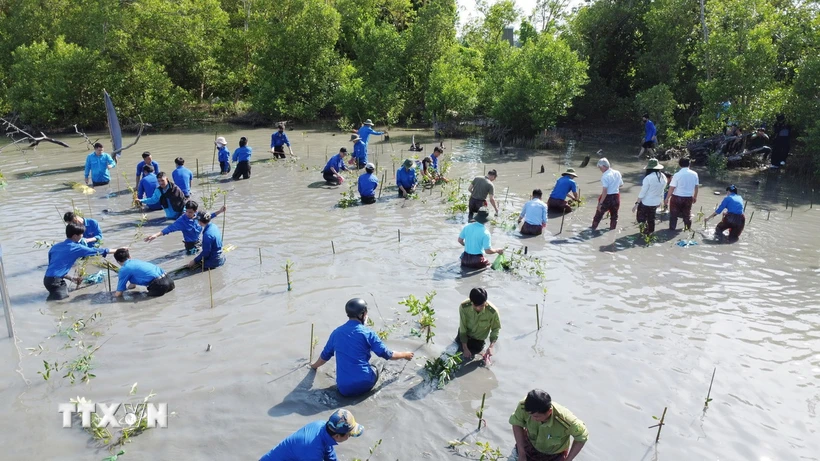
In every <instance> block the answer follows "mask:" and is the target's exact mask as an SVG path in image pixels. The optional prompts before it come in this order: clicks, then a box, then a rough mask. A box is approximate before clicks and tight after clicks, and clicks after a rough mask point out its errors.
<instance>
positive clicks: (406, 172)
mask: <svg viewBox="0 0 820 461" xmlns="http://www.w3.org/2000/svg"><path fill="white" fill-rule="evenodd" d="M415 185H416V170H415V168H410V169H406V168H404V167H401V168H399V169H398V170H397V171H396V186H401V187H404V189H405V190H409V189H411V188H412V187H413V186H415Z"/></svg>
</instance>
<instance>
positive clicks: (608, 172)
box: [592, 157, 624, 230]
mask: <svg viewBox="0 0 820 461" xmlns="http://www.w3.org/2000/svg"><path fill="white" fill-rule="evenodd" d="M598 169H599V170H601V173H603V174H602V175H601V185H602V186H603V189H601V195H599V196H598V207H597V209H596V211H595V216H594V217H593V218H592V230H595V229H597V228H598V224H600V222H601V219H602V218H603V217H604V213H606V212H607V211H608V212H609V228H610V229H611V230H614V229H615V228H616V227H617V226H618V210H619V209H620V208H621V186H623V185H624V180H623V178H622V177H621V172H620V171H618V170H613V169H612V167H611V166H610V164H609V160H607V159H606V157H603V158H601V159H600V160H598Z"/></svg>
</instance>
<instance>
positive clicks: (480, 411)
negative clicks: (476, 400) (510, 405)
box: [477, 392, 487, 431]
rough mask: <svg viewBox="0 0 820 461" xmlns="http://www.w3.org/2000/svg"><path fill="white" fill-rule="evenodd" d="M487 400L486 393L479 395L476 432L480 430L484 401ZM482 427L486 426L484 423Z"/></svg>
mask: <svg viewBox="0 0 820 461" xmlns="http://www.w3.org/2000/svg"><path fill="white" fill-rule="evenodd" d="M486 398H487V393H486V392H485V393H483V394H482V395H481V408H479V409H478V413H477V416H478V430H479V431H480V430H481V422H482V421H484V400H485V399H486ZM484 425H485V426H486V425H487V423H486V422H485V423H484Z"/></svg>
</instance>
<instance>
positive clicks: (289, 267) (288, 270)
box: [259, 249, 293, 291]
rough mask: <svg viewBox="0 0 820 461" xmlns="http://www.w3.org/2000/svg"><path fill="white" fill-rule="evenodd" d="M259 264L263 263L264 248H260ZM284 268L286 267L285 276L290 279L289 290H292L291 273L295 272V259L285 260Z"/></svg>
mask: <svg viewBox="0 0 820 461" xmlns="http://www.w3.org/2000/svg"><path fill="white" fill-rule="evenodd" d="M259 264H262V250H261V249H260V250H259ZM282 269H285V276H286V277H287V279H288V291H292V290H293V287H292V285H291V283H290V274H291V272H293V261H291V260H290V259H288V260H287V261H285V264H284V265H283V266H282Z"/></svg>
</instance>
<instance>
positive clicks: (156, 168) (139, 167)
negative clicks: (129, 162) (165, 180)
mask: <svg viewBox="0 0 820 461" xmlns="http://www.w3.org/2000/svg"><path fill="white" fill-rule="evenodd" d="M144 166H145V160H143V161H141V162H139V163H137V182H140V178H142V173H144V172H143V171H142V168H143V167H144ZM151 166H152V167H154V174H159V163H157V162H155V161H153V160H151Z"/></svg>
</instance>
